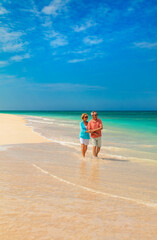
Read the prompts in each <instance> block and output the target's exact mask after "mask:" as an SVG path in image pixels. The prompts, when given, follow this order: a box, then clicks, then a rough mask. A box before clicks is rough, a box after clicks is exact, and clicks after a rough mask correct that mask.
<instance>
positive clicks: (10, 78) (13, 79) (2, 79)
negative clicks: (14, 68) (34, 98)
mask: <svg viewBox="0 0 157 240" xmlns="http://www.w3.org/2000/svg"><path fill="white" fill-rule="evenodd" d="M24 80H25V79H24V78H23V77H21V78H18V77H17V76H15V75H6V74H0V85H6V84H10V83H17V82H20V83H21V82H22V81H24Z"/></svg>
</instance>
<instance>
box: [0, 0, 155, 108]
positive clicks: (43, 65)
mask: <svg viewBox="0 0 157 240" xmlns="http://www.w3.org/2000/svg"><path fill="white" fill-rule="evenodd" d="M156 16H157V2H156V0H149V1H148V0H130V1H129V0H114V1H113V0H104V1H100V0H91V1H87V0H77V1H76V0H53V1H50V0H27V1H26V0H20V1H19V0H14V1H11V0H2V1H1V3H0V110H75V109H76V110H83V109H97V110H157V17H156Z"/></svg>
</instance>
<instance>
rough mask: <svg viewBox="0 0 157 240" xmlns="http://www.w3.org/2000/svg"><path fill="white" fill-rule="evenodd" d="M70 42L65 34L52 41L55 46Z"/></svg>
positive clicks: (51, 43)
mask: <svg viewBox="0 0 157 240" xmlns="http://www.w3.org/2000/svg"><path fill="white" fill-rule="evenodd" d="M67 44H68V41H67V40H66V37H65V36H61V35H58V36H57V37H56V38H55V39H54V40H52V41H51V42H50V45H51V46H52V47H54V48H56V47H61V46H65V45H67Z"/></svg>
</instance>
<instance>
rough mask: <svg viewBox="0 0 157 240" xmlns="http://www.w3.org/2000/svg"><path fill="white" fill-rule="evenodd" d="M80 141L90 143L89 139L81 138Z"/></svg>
mask: <svg viewBox="0 0 157 240" xmlns="http://www.w3.org/2000/svg"><path fill="white" fill-rule="evenodd" d="M80 143H81V144H84V145H88V144H89V139H84V138H80Z"/></svg>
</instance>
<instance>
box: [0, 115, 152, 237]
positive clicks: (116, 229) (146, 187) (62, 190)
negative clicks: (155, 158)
mask: <svg viewBox="0 0 157 240" xmlns="http://www.w3.org/2000/svg"><path fill="white" fill-rule="evenodd" d="M11 116H13V115H11ZM6 117H7V116H6ZM0 118H1V116H0ZM16 118H20V120H21V119H23V118H21V117H17V116H16ZM14 119H15V118H14ZM8 121H9V120H8ZM10 124H11V123H10ZM18 124H19V123H18ZM24 124H25V121H24V122H23V127H24V128H25V129H27V132H28V131H29V130H30V132H29V133H28V135H29V134H35V136H36V141H35V140H34V143H33V140H32V141H31V142H30V143H28V142H27V141H26V140H24V138H23V143H22V142H20V143H18V141H17V140H16V141H15V142H12V144H11V143H8V144H9V145H3V147H4V151H0V179H1V188H0V192H1V194H0V212H1V214H0V239H3V240H15V239H16V240H21V239H23V240H27V239H28V240H30V239H38V240H52V239H55V240H56V239H66V240H69V239H72V240H74V239H81V240H86V239H87V240H88V239H90V240H97V239H98V240H99V239H103V240H104V239H105V240H123V239H124V240H126V239H128V240H136V239H137V240H139V239H142V240H149V239H151V240H152V239H156V236H157V230H156V229H157V228H156V227H157V217H156V216H157V187H156V183H157V167H156V164H141V163H140V162H138V163H137V162H131V161H129V160H127V159H125V160H118V159H111V158H106V157H104V158H101V159H92V158H91V157H90V155H89V156H88V157H87V159H86V160H85V161H84V160H82V159H81V158H80V153H79V152H77V151H75V149H72V148H70V147H68V146H63V145H60V144H58V143H53V142H44V141H45V138H42V136H40V135H39V134H37V135H36V133H33V132H32V130H31V128H30V127H26V126H24ZM15 125H16V124H15ZM15 125H14V126H15ZM12 127H13V125H12ZM3 130H4V125H3ZM20 131H22V130H21V129H20ZM25 131H26V130H25ZM21 133H22V132H21ZM22 135H23V136H24V134H22ZM35 136H34V137H35ZM37 136H38V137H40V139H38V140H37ZM32 137H33V136H32ZM32 137H31V139H33V138H32ZM12 139H14V138H12ZM27 139H28V138H27ZM42 140H43V142H42ZM1 141H2V140H1ZM5 141H6V140H5ZM12 141H13V140H12ZM38 141H41V142H38ZM7 147H8V149H7ZM5 148H6V150H5Z"/></svg>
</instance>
